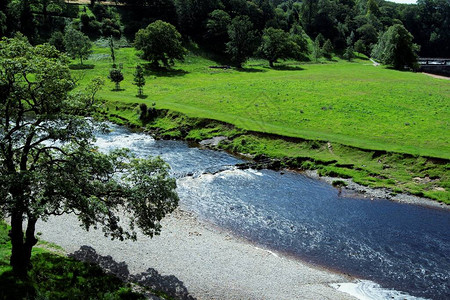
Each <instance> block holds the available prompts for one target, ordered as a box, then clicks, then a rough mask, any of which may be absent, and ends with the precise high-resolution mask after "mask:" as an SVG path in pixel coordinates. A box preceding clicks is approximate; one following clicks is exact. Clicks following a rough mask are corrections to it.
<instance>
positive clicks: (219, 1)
mask: <svg viewBox="0 0 450 300" xmlns="http://www.w3.org/2000/svg"><path fill="white" fill-rule="evenodd" d="M113 3H116V4H119V3H120V4H122V5H120V6H115V5H110V4H111V3H110V4H109V5H104V4H102V2H101V1H98V0H91V5H89V6H88V8H86V7H84V11H81V12H79V8H78V6H77V5H74V4H70V3H69V4H68V3H66V2H64V1H63V0H21V1H19V0H4V1H2V2H1V4H0V33H1V35H5V36H13V34H14V32H17V31H20V32H22V33H23V34H24V35H25V36H27V37H28V39H29V40H30V41H31V42H32V43H33V44H38V43H42V42H46V41H52V43H53V44H54V45H55V46H56V47H57V48H58V47H62V45H63V43H62V38H61V35H62V34H63V32H64V28H65V26H66V25H67V23H69V22H70V26H72V27H73V28H75V29H77V30H79V31H81V32H83V33H84V34H85V35H87V36H89V37H90V38H91V39H92V38H97V37H100V36H104V37H108V38H109V37H111V36H113V37H115V38H120V37H121V36H122V35H125V36H127V37H128V39H129V40H130V41H132V40H134V39H135V34H136V33H137V32H138V31H139V30H142V29H146V28H147V26H148V25H149V24H152V23H154V22H155V21H157V20H161V21H164V22H167V23H169V24H172V25H173V26H175V28H176V31H177V32H179V33H180V34H181V37H182V39H183V40H184V41H188V40H194V41H195V42H197V43H198V44H200V45H201V46H202V47H204V48H206V49H209V50H210V51H213V52H216V53H217V54H220V55H223V56H224V57H227V58H228V59H230V60H231V62H232V63H234V64H235V65H241V64H242V62H243V61H245V59H246V58H247V57H248V56H250V55H255V54H257V55H259V56H261V57H264V58H266V59H268V61H269V63H270V64H271V65H273V63H274V62H275V61H276V60H277V59H284V58H294V59H302V58H305V57H307V56H309V57H312V58H313V59H317V58H318V57H321V56H324V57H326V58H331V56H332V55H333V54H337V55H340V56H342V57H345V58H347V59H349V60H351V59H352V58H353V56H354V54H353V53H354V51H356V52H359V53H362V54H365V55H367V56H371V55H375V57H377V56H376V55H377V54H378V58H379V59H380V60H381V57H382V55H380V49H381V48H380V47H376V49H375V46H376V45H377V44H379V43H380V42H381V41H380V39H381V37H382V36H384V35H385V34H386V32H387V31H388V29H389V28H390V27H392V26H394V25H402V26H403V27H404V28H405V29H406V31H407V32H408V33H410V34H411V36H412V40H411V48H412V49H413V50H414V52H418V54H419V55H421V56H427V57H449V56H450V1H448V0H418V1H417V4H412V5H406V4H397V3H393V2H389V1H383V0H300V1H293V0H289V1H283V0H158V1H155V0H117V1H113ZM147 29H148V28H147ZM244 31H245V37H246V38H245V39H243V38H241V37H242V36H241V34H240V32H242V33H243V32H244ZM239 38H240V40H239ZM414 44H417V45H418V47H416V46H414ZM275 45H280V46H279V47H276V49H275V47H274V46H275ZM142 49H144V48H142ZM144 52H145V51H144ZM310 54H312V55H310ZM159 61H160V62H162V63H163V64H166V65H170V61H169V60H168V61H166V62H164V61H163V60H161V59H159Z"/></svg>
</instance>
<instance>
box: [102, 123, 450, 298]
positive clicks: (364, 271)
mask: <svg viewBox="0 0 450 300" xmlns="http://www.w3.org/2000/svg"><path fill="white" fill-rule="evenodd" d="M97 144H98V146H99V147H100V149H102V150H104V151H108V150H110V149H112V148H115V147H128V148H130V149H131V150H132V151H133V152H135V153H136V154H137V155H139V156H147V155H160V156H161V157H162V158H163V159H164V160H166V161H167V162H168V163H169V164H170V166H171V167H172V174H173V176H175V177H176V178H178V180H177V182H178V193H179V195H180V198H181V205H182V206H183V207H184V208H186V209H188V210H191V211H194V212H196V213H197V214H198V215H199V216H200V218H203V219H205V220H207V221H209V222H212V223H214V224H216V225H218V226H221V227H223V228H226V229H228V230H231V231H233V232H234V233H236V234H237V235H240V236H243V237H245V238H247V239H249V240H252V241H254V242H257V243H259V244H261V245H263V246H265V247H268V248H272V249H276V250H278V251H282V252H287V253H289V254H291V255H294V256H296V257H300V258H302V259H306V260H308V261H310V262H313V263H318V264H322V265H324V266H327V267H330V268H334V269H338V270H341V271H344V272H346V273H350V274H352V275H356V276H359V277H362V278H365V279H370V280H373V281H375V282H377V283H380V284H381V285H382V286H384V287H388V288H394V289H397V290H400V291H405V292H408V293H410V294H412V295H417V296H422V297H428V298H433V299H448V298H450V283H449V282H450V275H449V270H450V256H449V255H448V250H449V249H450V234H449V232H448V231H449V229H450V214H449V213H448V212H447V211H439V210H433V209H428V208H423V207H418V206H412V205H405V204H400V203H394V202H390V201H385V200H376V201H368V200H365V199H354V198H342V197H339V196H338V193H337V191H336V190H335V189H333V188H332V187H330V186H329V185H327V184H324V183H322V182H319V181H316V180H313V179H310V178H308V177H305V176H303V175H301V174H297V173H293V172H286V173H285V174H284V175H282V174H280V173H278V172H274V171H269V170H263V171H255V170H238V169H235V168H233V167H232V166H233V165H235V164H237V163H239V162H241V160H239V159H237V158H234V157H232V156H230V155H228V154H226V153H223V152H217V151H210V150H200V149H197V148H189V147H188V146H187V145H186V144H185V143H182V142H176V141H155V140H153V139H152V138H151V137H150V136H147V135H144V134H140V133H131V132H129V131H128V130H126V129H124V128H120V127H116V126H114V132H112V133H111V134H99V136H98V141H97ZM218 171H220V172H218ZM209 173H214V175H213V174H209ZM187 175H188V176H187ZM402 297H403V296H402Z"/></svg>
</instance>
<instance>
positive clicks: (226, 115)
mask: <svg viewBox="0 0 450 300" xmlns="http://www.w3.org/2000/svg"><path fill="white" fill-rule="evenodd" d="M109 51H110V50H109V48H105V47H99V46H97V47H95V48H94V53H93V54H92V55H91V58H90V59H89V60H88V61H87V62H86V64H91V66H90V67H91V68H90V69H84V70H73V75H74V77H75V78H76V79H77V80H78V84H79V89H82V88H84V86H85V85H86V84H88V83H89V81H90V80H91V79H92V78H94V77H102V78H103V79H104V80H105V82H106V84H105V86H104V87H103V89H102V90H101V91H100V92H99V93H98V97H99V98H100V99H101V100H102V101H103V103H104V105H103V111H104V113H105V114H106V115H108V117H109V119H111V120H113V121H117V122H124V120H126V121H125V123H128V124H130V123H131V124H134V125H139V126H142V125H143V124H142V122H141V121H140V120H139V114H140V111H139V104H141V103H145V104H146V105H147V106H148V107H151V106H154V107H156V108H157V109H164V110H168V113H166V114H163V115H162V116H160V117H159V118H157V119H156V120H153V121H152V122H150V123H149V124H146V126H147V128H149V129H151V130H153V131H156V132H158V134H159V135H160V136H161V137H164V138H178V139H189V140H194V141H200V140H202V139H205V138H209V137H211V136H218V135H225V136H228V137H229V141H228V142H226V143H222V144H221V145H220V148H221V149H225V150H229V151H231V152H233V153H246V154H251V155H253V156H258V155H264V156H268V157H271V158H275V159H280V160H282V164H283V165H284V166H286V167H294V168H300V169H317V170H318V171H319V173H320V174H322V175H331V176H338V177H344V178H353V180H354V181H355V182H357V183H361V184H364V185H367V186H370V187H374V188H378V187H386V188H389V189H390V190H391V191H392V193H393V194H396V193H400V192H406V193H411V194H415V195H419V196H425V197H428V198H431V199H435V200H438V201H442V202H444V203H450V197H449V192H448V189H449V186H450V182H449V176H448V174H449V172H448V169H449V164H448V159H450V146H449V140H450V134H449V117H448V116H449V115H450V106H449V103H450V81H448V80H443V79H435V78H432V77H429V76H427V75H424V74H420V73H411V72H400V71H394V70H391V69H387V68H385V67H382V66H378V67H374V66H373V65H372V63H371V62H370V61H369V60H365V59H357V60H355V61H354V62H346V61H342V60H340V59H335V60H333V61H322V62H321V63H302V64H299V63H295V62H286V63H284V64H278V65H277V66H276V68H274V69H270V68H269V67H268V63H267V62H266V61H263V60H250V61H249V62H248V63H247V64H246V65H245V67H244V69H243V70H236V69H213V68H210V66H216V65H220V63H217V62H215V61H214V60H211V59H208V58H206V56H205V55H200V54H199V53H197V54H194V53H193V52H195V51H191V52H190V54H189V55H188V56H187V57H186V59H185V61H184V62H177V64H176V65H175V67H174V68H173V69H171V70H154V69H151V68H149V66H148V64H147V63H146V62H145V61H143V60H141V59H140V58H139V57H138V56H137V53H136V51H135V50H134V49H133V48H120V49H117V50H116V57H117V63H118V64H121V65H122V67H123V73H124V77H125V80H124V81H123V82H121V90H120V91H114V83H112V82H110V81H109V80H108V79H107V75H108V73H109V70H110V68H111V64H112V62H111V59H110V55H109V54H110V52H109ZM73 63H74V64H76V63H77V62H76V61H74V62H73ZM137 64H143V65H144V66H146V70H147V71H146V86H145V88H144V95H145V97H143V98H138V97H137V96H136V94H137V87H136V86H134V85H133V84H132V82H133V73H134V68H135V66H136V65H137ZM260 133H262V134H263V135H261V134H260ZM264 134H265V135H264Z"/></svg>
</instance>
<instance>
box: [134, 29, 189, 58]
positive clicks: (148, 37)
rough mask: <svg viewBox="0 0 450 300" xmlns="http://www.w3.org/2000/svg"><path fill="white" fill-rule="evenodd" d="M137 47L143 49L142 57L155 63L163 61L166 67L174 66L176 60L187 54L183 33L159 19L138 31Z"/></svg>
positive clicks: (135, 42) (135, 43) (135, 41)
mask: <svg viewBox="0 0 450 300" xmlns="http://www.w3.org/2000/svg"><path fill="white" fill-rule="evenodd" d="M134 46H135V47H136V49H138V50H141V51H142V58H143V59H145V60H148V61H150V62H151V63H152V64H154V65H159V64H160V63H162V64H163V65H164V66H165V67H170V66H173V65H174V63H175V60H176V59H178V60H183V59H184V55H185V54H186V49H184V47H183V45H182V43H181V34H180V33H179V32H178V31H177V29H176V28H175V27H174V26H173V25H171V24H169V23H166V22H163V21H161V20H158V21H156V22H153V23H151V24H150V25H148V26H147V28H145V29H140V30H139V31H138V32H137V33H136V38H135V40H134Z"/></svg>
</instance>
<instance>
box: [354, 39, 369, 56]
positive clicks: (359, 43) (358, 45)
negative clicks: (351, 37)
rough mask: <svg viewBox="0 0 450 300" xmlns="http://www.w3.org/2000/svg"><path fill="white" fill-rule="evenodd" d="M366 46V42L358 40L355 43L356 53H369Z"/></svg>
mask: <svg viewBox="0 0 450 300" xmlns="http://www.w3.org/2000/svg"><path fill="white" fill-rule="evenodd" d="M366 49H367V48H366V46H365V45H364V42H363V41H362V40H357V41H356V43H355V51H356V52H359V53H363V54H365V53H367V51H366Z"/></svg>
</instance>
